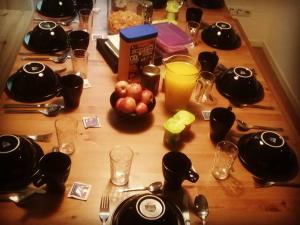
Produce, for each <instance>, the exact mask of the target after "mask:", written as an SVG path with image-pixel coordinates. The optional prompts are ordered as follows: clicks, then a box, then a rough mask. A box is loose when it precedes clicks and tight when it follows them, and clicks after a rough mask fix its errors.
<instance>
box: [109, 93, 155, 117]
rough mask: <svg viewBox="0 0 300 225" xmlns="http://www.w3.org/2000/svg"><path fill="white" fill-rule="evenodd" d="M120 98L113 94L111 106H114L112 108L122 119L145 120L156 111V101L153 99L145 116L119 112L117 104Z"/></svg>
mask: <svg viewBox="0 0 300 225" xmlns="http://www.w3.org/2000/svg"><path fill="white" fill-rule="evenodd" d="M118 99H119V97H118V95H117V94H116V93H115V92H113V93H112V94H111V96H110V104H111V106H112V108H113V109H114V111H115V112H116V113H117V114H118V115H119V116H120V117H121V118H124V119H139V118H144V117H145V116H147V115H149V114H150V113H151V112H152V110H153V109H154V107H155V105H156V100H155V98H154V97H153V100H152V101H151V102H150V103H149V104H148V105H147V106H148V111H147V112H146V113H144V114H140V115H138V114H137V113H124V112H122V111H120V110H118V109H117V108H116V103H117V101H118Z"/></svg>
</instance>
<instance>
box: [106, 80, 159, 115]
mask: <svg viewBox="0 0 300 225" xmlns="http://www.w3.org/2000/svg"><path fill="white" fill-rule="evenodd" d="M110 104H111V106H112V108H113V109H114V110H115V111H116V112H117V114H118V115H120V116H121V117H124V118H142V117H145V116H146V115H149V114H150V112H151V111H152V110H153V109H154V107H155V104H156V101H155V97H154V95H153V93H152V91H150V90H148V89H145V88H143V87H142V86H141V85H140V84H139V83H128V82H127V81H124V80H121V81H118V82H117V83H116V85H115V91H114V92H113V93H112V94H111V96H110Z"/></svg>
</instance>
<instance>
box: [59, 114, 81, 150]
mask: <svg viewBox="0 0 300 225" xmlns="http://www.w3.org/2000/svg"><path fill="white" fill-rule="evenodd" d="M77 126H78V122H77V120H76V119H73V118H61V119H57V120H56V121H55V129H56V134H57V140H58V144H59V151H60V152H62V153H65V154H68V155H70V154H72V153H73V152H74V151H75V139H76V133H77Z"/></svg>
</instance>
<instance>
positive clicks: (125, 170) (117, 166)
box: [109, 145, 133, 186]
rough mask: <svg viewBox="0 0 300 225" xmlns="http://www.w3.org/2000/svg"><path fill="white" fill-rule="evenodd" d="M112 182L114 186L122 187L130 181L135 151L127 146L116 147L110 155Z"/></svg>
mask: <svg viewBox="0 0 300 225" xmlns="http://www.w3.org/2000/svg"><path fill="white" fill-rule="evenodd" d="M109 157H110V172H111V173H110V175H111V177H110V180H111V182H112V183H113V184H115V185H118V186H121V185H125V184H127V183H128V181H129V174H130V168H131V164H132V159H133V151H132V149H131V148H130V147H128V146H125V145H116V146H115V147H113V149H112V150H111V151H110V153H109Z"/></svg>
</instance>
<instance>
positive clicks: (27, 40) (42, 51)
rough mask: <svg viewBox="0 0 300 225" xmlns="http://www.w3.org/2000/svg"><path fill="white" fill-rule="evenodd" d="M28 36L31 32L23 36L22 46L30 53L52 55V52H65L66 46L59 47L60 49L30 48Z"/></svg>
mask: <svg viewBox="0 0 300 225" xmlns="http://www.w3.org/2000/svg"><path fill="white" fill-rule="evenodd" d="M30 35H31V31H29V32H28V33H27V34H25V36H24V38H23V45H24V47H25V48H27V49H28V50H30V51H33V52H37V53H53V52H58V51H63V50H66V49H67V48H68V45H66V46H65V47H61V48H53V49H47V50H45V49H37V48H35V47H34V46H32V45H31V44H30V41H29V40H30Z"/></svg>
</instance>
